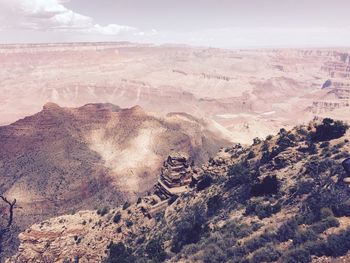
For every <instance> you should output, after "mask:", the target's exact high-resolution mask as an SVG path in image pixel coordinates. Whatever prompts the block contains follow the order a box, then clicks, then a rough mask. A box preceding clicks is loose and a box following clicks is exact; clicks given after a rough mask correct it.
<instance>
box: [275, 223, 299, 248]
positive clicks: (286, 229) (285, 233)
mask: <svg viewBox="0 0 350 263" xmlns="http://www.w3.org/2000/svg"><path fill="white" fill-rule="evenodd" d="M297 229H298V224H297V220H296V219H295V218H292V219H289V220H288V221H287V222H285V223H283V224H282V225H281V226H280V227H279V229H278V230H277V239H278V241H280V242H285V241H287V240H289V239H293V238H294V236H295V233H296V231H297Z"/></svg>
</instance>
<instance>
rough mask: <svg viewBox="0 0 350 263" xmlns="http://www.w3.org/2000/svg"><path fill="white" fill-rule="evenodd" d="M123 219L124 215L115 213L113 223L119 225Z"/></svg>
mask: <svg viewBox="0 0 350 263" xmlns="http://www.w3.org/2000/svg"><path fill="white" fill-rule="evenodd" d="M121 218H122V215H121V214H120V212H117V213H115V215H114V217H113V222H114V223H116V224H118V223H119V222H120V219H121Z"/></svg>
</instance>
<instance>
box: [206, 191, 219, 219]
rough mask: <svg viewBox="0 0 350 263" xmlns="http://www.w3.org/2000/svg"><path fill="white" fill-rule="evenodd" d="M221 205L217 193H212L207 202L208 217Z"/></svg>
mask: <svg viewBox="0 0 350 263" xmlns="http://www.w3.org/2000/svg"><path fill="white" fill-rule="evenodd" d="M221 207H222V199H221V196H219V195H214V196H212V197H210V198H209V200H208V202H207V215H208V216H209V217H211V216H213V215H215V214H216V213H217V211H218V210H219V209H220V208H221Z"/></svg>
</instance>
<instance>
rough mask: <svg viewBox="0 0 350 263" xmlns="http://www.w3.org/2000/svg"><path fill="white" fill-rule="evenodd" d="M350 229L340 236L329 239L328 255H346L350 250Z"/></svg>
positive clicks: (327, 244)
mask: <svg viewBox="0 0 350 263" xmlns="http://www.w3.org/2000/svg"><path fill="white" fill-rule="evenodd" d="M349 237H350V228H348V229H346V230H345V231H342V232H341V233H340V234H333V235H330V236H328V238H327V243H326V246H327V250H326V255H327V256H332V257H339V256H343V255H345V254H346V253H347V252H348V251H349V250H350V238H349Z"/></svg>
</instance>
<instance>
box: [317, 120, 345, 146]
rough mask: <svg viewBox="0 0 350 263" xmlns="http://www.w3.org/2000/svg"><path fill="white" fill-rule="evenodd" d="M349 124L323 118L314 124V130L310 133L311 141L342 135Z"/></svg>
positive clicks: (336, 137) (325, 139)
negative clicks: (320, 121) (319, 122)
mask: <svg viewBox="0 0 350 263" xmlns="http://www.w3.org/2000/svg"><path fill="white" fill-rule="evenodd" d="M348 128H349V126H348V125H347V124H346V123H344V122H342V121H334V120H332V119H330V118H325V119H323V122H322V123H321V124H319V125H317V126H316V131H315V132H314V133H313V134H312V135H311V136H312V140H313V141H319V142H321V141H329V140H333V139H338V138H340V137H342V136H343V135H344V134H345V133H346V131H347V129H348Z"/></svg>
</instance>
